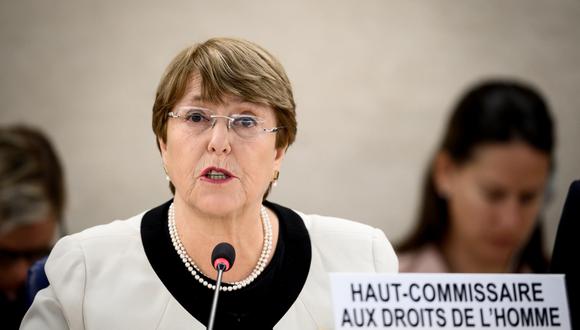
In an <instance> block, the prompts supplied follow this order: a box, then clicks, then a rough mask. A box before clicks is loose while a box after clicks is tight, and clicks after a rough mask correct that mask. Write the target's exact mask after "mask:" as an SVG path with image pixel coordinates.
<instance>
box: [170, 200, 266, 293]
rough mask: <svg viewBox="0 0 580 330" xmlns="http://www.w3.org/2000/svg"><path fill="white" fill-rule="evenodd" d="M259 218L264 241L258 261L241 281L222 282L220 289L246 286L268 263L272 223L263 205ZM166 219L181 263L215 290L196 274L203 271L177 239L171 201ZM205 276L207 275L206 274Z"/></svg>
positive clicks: (212, 288)
mask: <svg viewBox="0 0 580 330" xmlns="http://www.w3.org/2000/svg"><path fill="white" fill-rule="evenodd" d="M260 218H261V219H262V229H263V231H264V242H263V245H262V252H261V254H260V258H259V259H258V262H257V263H256V266H255V267H254V269H253V270H252V272H251V273H250V275H249V276H248V277H246V278H245V279H243V280H241V281H237V282H234V283H230V284H229V285H227V283H224V284H225V285H224V286H222V287H221V288H220V290H222V291H225V292H230V291H235V290H239V289H241V288H244V287H246V286H248V285H249V284H250V283H252V282H253V281H254V280H255V279H256V278H257V277H258V276H259V275H260V274H261V273H262V272H263V271H264V268H265V267H266V264H267V263H268V259H269V257H270V252H271V251H272V224H271V223H270V217H269V216H268V212H267V211H266V208H265V207H264V206H262V208H261V209H260ZM167 220H168V221H167V226H168V227H169V234H170V237H171V243H172V244H173V247H174V248H175V251H176V252H177V254H178V255H179V256H180V258H181V260H182V262H183V264H184V265H185V268H186V269H187V270H188V272H190V273H191V275H192V276H193V277H194V278H195V280H197V281H199V283H201V284H202V285H203V286H205V287H207V288H209V289H211V290H215V287H216V286H215V284H211V283H209V282H207V281H206V280H204V279H203V278H202V277H201V276H200V275H199V274H197V272H199V273H200V274H203V273H202V272H201V270H200V269H199V268H198V267H197V265H196V264H195V262H193V260H192V259H191V257H190V256H189V255H188V254H187V251H186V250H185V247H184V246H183V243H182V242H181V240H180V239H179V234H178V232H177V226H176V225H175V207H174V206H173V203H172V204H171V205H170V206H169V212H168V214H167ZM196 271H197V272H196ZM203 275H205V274H203ZM206 277H208V276H207V275H206Z"/></svg>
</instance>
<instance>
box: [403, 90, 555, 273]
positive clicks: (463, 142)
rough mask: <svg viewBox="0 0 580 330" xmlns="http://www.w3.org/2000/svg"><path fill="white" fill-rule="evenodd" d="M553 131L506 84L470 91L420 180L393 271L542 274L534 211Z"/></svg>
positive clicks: (543, 112)
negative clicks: (413, 219) (414, 212)
mask: <svg viewBox="0 0 580 330" xmlns="http://www.w3.org/2000/svg"><path fill="white" fill-rule="evenodd" d="M554 144H555V142H554V128H553V123H552V116H551V114H550V111H549V109H548V105H547V104H546V101H545V100H544V99H543V97H542V96H541V95H540V93H539V91H538V90H536V89H534V88H533V87H531V86H529V85H527V84H525V83H522V82H518V81H512V80H490V81H485V82H482V83H479V84H477V85H475V86H472V87H471V88H470V89H469V90H468V91H467V93H466V94H465V95H464V96H463V97H462V98H461V99H460V101H459V102H458V104H457V105H456V108H455V110H454V111H453V113H452V114H451V117H450V121H449V123H448V125H447V129H446V131H445V135H444V138H443V142H442V144H441V146H440V147H439V148H438V150H437V152H436V154H435V157H434V158H433V161H432V162H431V164H430V165H429V167H428V169H427V173H426V176H425V181H424V186H423V192H422V200H421V206H420V212H419V219H418V221H417V222H418V226H417V227H416V228H415V229H414V231H413V232H412V233H411V235H410V236H409V237H408V238H406V239H405V240H404V241H403V242H402V244H400V245H399V246H398V249H397V252H398V256H399V258H400V259H399V260H400V271H401V272H456V273H517V272H546V271H547V267H548V262H547V259H546V257H545V254H544V252H543V246H542V230H541V222H540V221H539V218H540V211H541V210H542V207H543V204H544V200H545V193H546V191H547V186H548V182H549V180H550V174H551V172H552V169H553V167H554V153H553V150H554Z"/></svg>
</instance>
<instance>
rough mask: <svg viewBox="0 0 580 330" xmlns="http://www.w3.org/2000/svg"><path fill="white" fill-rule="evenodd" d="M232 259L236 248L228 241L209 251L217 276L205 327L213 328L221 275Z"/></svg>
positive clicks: (229, 265) (229, 267) (210, 329)
mask: <svg viewBox="0 0 580 330" xmlns="http://www.w3.org/2000/svg"><path fill="white" fill-rule="evenodd" d="M234 260H236V250H234V247H233V246H231V245H230V244H228V243H225V242H223V243H219V244H218V245H216V246H215V247H214V248H213V251H212V253H211V264H212V265H213V268H215V270H217V272H218V276H217V280H216V282H215V291H214V293H213V302H212V303H211V312H210V313H209V322H208V326H207V329H208V330H213V324H214V320H215V311H216V308H217V301H218V296H219V293H220V287H221V285H222V275H223V273H224V272H227V271H228V270H230V269H231V268H232V266H233V265H234Z"/></svg>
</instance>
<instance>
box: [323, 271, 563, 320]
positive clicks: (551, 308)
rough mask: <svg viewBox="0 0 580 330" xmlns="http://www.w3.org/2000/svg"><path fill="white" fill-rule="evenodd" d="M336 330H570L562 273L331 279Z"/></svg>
mask: <svg viewBox="0 0 580 330" xmlns="http://www.w3.org/2000/svg"><path fill="white" fill-rule="evenodd" d="M330 279H331V286H332V299H333V309H334V320H335V328H336V329H387V328H389V329H534V330H536V329H558V330H569V329H571V327H570V316H569V312H568V304H567V299H566V289H565V284H564V275H555V274H550V275H536V274H441V273H439V274H419V273H414V274H413V273H406V274H390V275H389V274H365V273H332V274H331V275H330Z"/></svg>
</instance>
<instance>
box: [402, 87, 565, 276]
mask: <svg viewBox="0 0 580 330" xmlns="http://www.w3.org/2000/svg"><path fill="white" fill-rule="evenodd" d="M445 132H446V133H445V136H444V138H443V141H442V144H441V146H440V147H439V148H438V152H446V153H447V154H448V155H449V156H450V157H451V158H452V160H453V161H454V162H455V163H456V164H462V163H465V162H466V161H468V160H470V159H471V157H472V156H473V152H474V151H475V149H476V148H477V147H479V146H481V145H483V144H488V143H509V142H511V141H522V142H524V143H526V144H528V145H529V146H531V147H533V148H534V149H537V150H539V151H541V152H544V153H546V154H547V155H548V156H549V158H550V164H551V168H552V169H553V168H554V160H553V150H554V145H555V138H554V125H553V121H552V117H551V115H550V111H549V109H548V105H547V103H546V101H545V100H544V99H543V97H542V96H541V94H540V93H539V92H538V91H537V90H536V89H534V88H533V87H531V86H529V85H527V84H524V83H521V82H516V81H512V80H490V81H485V82H482V83H479V84H477V85H475V86H473V87H472V88H470V89H469V90H468V91H467V92H466V93H465V95H464V96H463V97H462V98H461V99H460V101H459V103H458V104H457V105H456V107H455V110H454V111H453V113H452V115H451V117H450V120H449V123H448V126H447V129H446V131H445ZM433 163H434V161H431V162H430V164H429V167H428V168H427V171H426V173H425V176H424V182H423V191H422V196H421V207H420V212H419V215H418V226H417V227H416V228H415V230H414V232H413V233H412V234H411V235H410V236H409V237H408V238H407V239H406V240H405V241H403V243H402V244H400V245H399V246H398V248H397V250H398V251H399V252H404V251H409V250H412V249H416V248H419V247H421V246H423V245H425V244H427V243H434V244H439V243H441V242H442V241H443V239H444V237H445V234H446V233H447V230H448V226H449V219H448V218H449V214H448V207H447V201H446V200H445V199H444V198H442V197H441V196H439V194H438V193H437V190H436V187H435V182H434V179H433ZM523 265H526V266H528V267H531V269H532V271H534V272H544V271H546V270H547V266H548V263H547V259H546V257H545V254H544V252H543V246H542V231H541V227H540V222H537V224H536V228H534V231H533V233H532V236H531V238H530V240H529V242H528V243H527V245H526V246H525V247H524V248H523V250H522V251H521V253H520V256H519V260H518V261H517V264H516V267H518V268H520V267H521V266H523Z"/></svg>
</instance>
